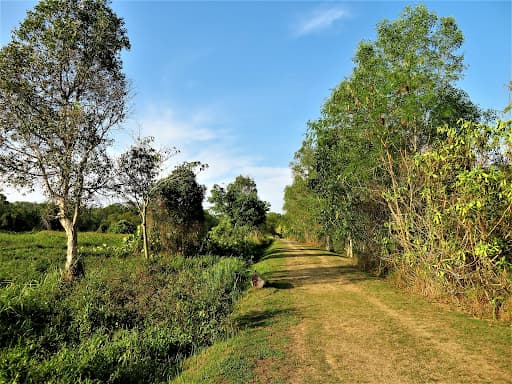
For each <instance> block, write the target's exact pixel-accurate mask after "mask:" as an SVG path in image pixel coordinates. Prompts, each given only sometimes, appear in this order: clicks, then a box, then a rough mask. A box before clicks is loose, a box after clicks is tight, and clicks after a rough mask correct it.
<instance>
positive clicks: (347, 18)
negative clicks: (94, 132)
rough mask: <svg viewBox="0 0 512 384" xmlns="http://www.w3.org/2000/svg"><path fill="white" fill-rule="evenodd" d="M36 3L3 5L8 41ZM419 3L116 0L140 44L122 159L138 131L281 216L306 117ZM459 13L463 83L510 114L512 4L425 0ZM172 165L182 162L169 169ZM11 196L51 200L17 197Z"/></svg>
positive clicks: (119, 145) (0, 21)
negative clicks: (238, 183)
mask: <svg viewBox="0 0 512 384" xmlns="http://www.w3.org/2000/svg"><path fill="white" fill-rule="evenodd" d="M35 3H36V2H34V1H19V0H17V1H6V0H1V1H0V44H1V45H5V44H6V43H8V42H9V40H10V31H11V30H12V29H13V28H14V27H16V26H17V25H18V24H19V22H20V21H21V20H22V19H23V18H24V16H25V13H26V10H27V9H30V8H32V7H33V6H34V4H35ZM414 4H416V3H412V2H399V1H392V2H389V1H386V2H385V1H381V2H363V1H361V2H359V1H351V2H330V3H323V2H172V1H129V0H118V1H116V0H114V1H113V3H112V7H113V8H114V10H115V11H116V13H117V14H118V15H119V16H121V17H123V18H124V19H125V22H126V28H127V30H128V36H129V38H130V41H131V44H132V49H131V50H130V51H129V52H125V53H124V54H123V58H124V68H125V72H126V74H127V76H128V78H129V79H130V80H131V82H132V88H133V97H132V99H131V101H130V103H131V105H132V108H131V110H132V112H131V114H130V119H129V120H128V121H126V123H125V129H124V131H121V132H118V133H116V139H117V141H116V144H115V146H114V148H113V151H114V152H116V153H119V152H122V151H123V150H124V149H125V148H126V147H127V146H128V145H129V144H130V142H131V137H133V136H134V135H135V134H136V132H137V130H138V129H140V130H141V133H142V135H152V136H155V137H156V139H157V142H158V144H159V145H162V146H163V145H166V146H176V147H178V148H179V149H180V150H181V153H180V154H179V155H178V156H176V157H174V158H173V159H172V162H174V164H176V163H178V162H182V161H185V160H199V161H202V162H205V163H208V164H209V165H210V167H209V169H208V170H207V171H205V172H203V173H202V174H201V175H200V177H199V179H200V181H201V182H203V183H204V184H206V185H207V186H211V185H212V184H213V183H228V182H230V181H231V180H233V179H234V177H235V176H236V175H238V174H244V175H249V176H251V177H253V178H254V179H255V180H256V183H257V185H258V190H259V192H260V196H261V197H262V198H263V199H265V200H267V201H270V202H271V204H272V210H274V211H281V206H282V196H283V188H284V186H285V185H286V184H288V183H290V181H291V176H290V171H289V169H288V164H289V162H290V161H291V160H292V158H293V153H294V152H295V151H296V150H297V149H298V148H299V146H300V144H301V141H302V138H303V134H304V132H305V127H306V122H307V121H308V120H310V119H315V118H316V117H318V114H319V110H320V106H321V104H322V102H323V100H324V99H325V98H326V97H327V96H328V95H329V92H330V89H332V88H333V87H335V86H336V84H337V83H339V82H340V81H341V80H342V79H343V78H344V77H345V76H348V75H349V74H350V72H351V69H352V57H353V55H354V52H355V49H356V46H357V44H358V42H359V41H361V40H362V39H374V38H375V25H376V24H377V23H378V22H379V21H381V20H382V19H385V18H387V19H390V20H392V19H395V18H397V17H398V16H399V15H400V13H401V11H402V10H403V8H404V7H405V6H406V5H414ZM424 4H425V5H427V7H428V8H429V9H431V10H433V11H435V12H436V13H437V14H438V15H440V16H454V17H455V19H456V21H457V23H458V25H459V27H460V28H461V29H462V31H463V32H464V36H465V44H464V46H463V48H462V52H463V53H464V55H465V63H466V65H467V66H468V68H467V70H466V74H465V78H464V79H463V80H462V81H461V82H460V84H459V86H460V87H461V88H463V89H464V90H466V91H467V92H468V93H469V95H470V96H471V98H472V99H473V101H475V102H476V103H477V104H479V105H481V106H482V107H485V108H498V109H502V108H503V107H504V106H505V105H506V104H507V103H508V99H509V93H508V90H507V87H506V84H508V82H509V80H510V79H511V78H512V76H511V62H512V60H511V47H512V41H511V34H512V27H511V12H512V10H511V2H509V1H503V2H498V1H487V2H486V1H478V2H477V1H467V2H462V1H454V2H440V1H438V2H425V3H424ZM171 168H172V163H171V164H170V165H169V169H171ZM6 192H7V195H8V199H9V200H10V201H14V200H20V199H23V200H33V199H41V194H40V193H35V194H32V195H27V196H22V195H20V193H19V192H16V191H12V190H8V191H7V190H6Z"/></svg>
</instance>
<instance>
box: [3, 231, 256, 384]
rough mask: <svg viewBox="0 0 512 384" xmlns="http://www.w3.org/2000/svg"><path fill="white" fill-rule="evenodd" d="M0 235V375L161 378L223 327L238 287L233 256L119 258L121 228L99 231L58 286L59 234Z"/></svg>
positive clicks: (18, 378) (21, 378) (241, 272)
mask: <svg viewBox="0 0 512 384" xmlns="http://www.w3.org/2000/svg"><path fill="white" fill-rule="evenodd" d="M0 236H1V241H0V244H1V246H0V248H1V249H0V254H1V255H2V257H3V260H2V263H1V265H2V270H1V273H2V276H3V277H2V279H3V281H4V283H3V286H2V287H1V288H0V345H1V346H2V347H1V348H0V382H14V383H16V382H50V381H51V382H57V383H59V382H60V383H69V382H98V383H99V382H102V383H105V382H110V383H116V382H117V383H121V382H122V383H127V382H142V381H144V382H161V381H163V380H166V379H167V378H170V377H172V376H173V375H174V374H175V373H176V371H177V370H178V368H179V362H180V361H181V359H182V358H183V357H184V356H188V355H190V354H191V353H193V351H195V350H197V349H199V348H201V347H203V346H205V345H208V344H210V343H212V342H213V341H214V340H217V339H218V338H220V337H222V336H223V335H224V334H225V332H227V330H228V329H229V327H228V326H227V323H226V320H225V318H226V316H227V315H228V314H229V313H230V312H231V308H232V305H233V303H234V302H235V301H236V299H237V298H238V296H239V294H240V292H241V291H242V290H243V289H244V287H245V286H246V284H247V279H246V276H247V273H246V272H247V271H246V270H247V266H246V264H245V262H244V261H243V260H241V259H239V258H221V257H217V256H197V257H193V258H184V257H179V256H175V257H172V258H170V257H167V258H163V257H154V258H152V259H151V260H148V261H144V260H142V258H141V257H140V256H128V257H119V256H115V253H114V252H113V251H114V250H115V249H117V247H119V246H122V244H123V235H115V234H99V233H83V234H80V236H82V238H81V239H80V240H81V247H82V248H81V252H83V254H84V260H85V263H86V265H87V273H86V275H85V277H83V278H82V279H80V280H78V281H75V282H74V283H66V282H64V281H63V280H62V279H61V274H60V272H59V271H58V270H57V268H58V266H60V265H61V259H62V258H63V257H64V255H65V248H66V239H65V234H63V233H58V232H40V233H31V234H16V235H14V234H5V233H4V234H0ZM43 266H44V267H43ZM16 272H19V274H18V275H16Z"/></svg>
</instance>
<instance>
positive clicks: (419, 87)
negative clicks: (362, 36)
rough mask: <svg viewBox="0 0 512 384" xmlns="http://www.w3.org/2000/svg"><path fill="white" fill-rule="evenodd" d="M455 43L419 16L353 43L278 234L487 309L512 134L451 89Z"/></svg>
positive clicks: (502, 229) (300, 161)
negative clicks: (347, 68) (350, 65)
mask: <svg viewBox="0 0 512 384" xmlns="http://www.w3.org/2000/svg"><path fill="white" fill-rule="evenodd" d="M462 42H463V36H462V32H461V31H460V30H459V28H458V27H457V25H456V23H455V21H454V19H453V18H451V17H438V16H437V15H435V14H434V13H432V12H430V11H428V9H427V8H426V7H425V6H423V5H420V6H416V7H407V8H406V9H405V11H404V12H403V13H402V15H401V17H400V18H398V19H397V20H394V21H388V20H384V21H382V22H381V23H379V24H378V26H377V39H376V40H375V41H363V42H361V43H360V44H359V46H358V48H357V51H356V54H355V57H354V64H355V66H354V69H353V71H352V74H351V75H350V76H349V77H347V78H345V79H344V80H343V81H341V82H340V84H339V85H338V86H337V87H336V88H335V89H334V90H333V91H332V93H331V95H330V97H329V98H327V100H326V101H325V102H324V104H323V105H322V108H321V115H320V118H319V119H317V120H315V121H310V122H309V123H308V129H307V132H306V138H305V140H304V142H303V144H302V147H301V148H300V149H299V150H298V151H297V152H296V154H295V159H294V162H293V163H292V169H293V173H294V181H293V184H292V185H291V186H288V187H287V188H286V190H285V210H286V214H285V219H286V224H287V225H286V228H287V232H288V234H290V235H292V236H293V237H295V238H298V239H301V240H307V241H312V242H315V243H324V244H325V245H326V247H327V248H332V247H334V248H335V249H336V250H338V251H342V250H345V252H346V254H347V255H348V256H351V255H353V254H356V255H357V256H358V262H359V265H360V267H362V268H363V269H367V270H372V271H374V272H377V273H386V272H390V271H393V272H395V273H396V275H400V276H401V278H402V279H403V281H402V283H403V284H404V285H407V286H411V285H413V286H418V287H422V288H419V289H421V290H422V291H423V292H429V293H430V294H450V295H452V294H453V293H454V292H456V293H457V295H458V296H457V297H464V296H467V297H469V296H473V299H472V300H473V301H476V302H479V303H487V304H485V305H488V306H493V307H495V308H497V306H496V303H502V302H504V301H506V300H507V299H506V298H508V297H510V289H509V288H508V287H509V283H507V282H506V281H507V277H506V276H507V273H508V272H507V273H505V272H504V271H505V270H506V269H507V268H508V267H507V268H505V267H504V266H506V264H507V263H508V257H509V256H508V252H509V248H510V245H509V242H510V231H508V232H507V230H506V228H507V227H506V225H507V224H506V223H508V217H509V215H510V208H509V207H508V205H507V204H508V203H507V200H506V199H505V198H504V196H505V192H504V188H506V187H504V186H503V185H502V183H505V184H504V185H508V184H507V183H509V181H508V177H509V174H510V170H509V168H510V147H509V146H508V144H506V143H507V142H510V138H509V137H510V128H509V125H507V123H498V125H492V124H484V123H485V122H489V121H493V119H495V115H494V113H492V112H483V111H482V110H480V109H479V108H478V107H477V106H475V105H474V104H473V103H472V101H471V100H470V99H469V96H468V95H467V94H466V93H465V92H464V91H463V90H460V89H458V88H457V87H456V81H457V80H459V79H460V78H461V76H462V71H463V69H464V66H463V56H462V54H460V47H461V46H462ZM460 119H463V120H464V121H466V123H463V124H458V123H457V122H458V121H459V120H460ZM438 127H445V128H441V129H438ZM500 127H501V128H500ZM507 140H508V141H507ZM438 151H441V152H438ZM437 172H438V173H437ZM443 172H444V173H443ZM427 174H430V175H431V176H429V177H427V176H426V175H427ZM473 194H476V195H477V196H478V197H472V195H473ZM498 223H499V224H498ZM483 254H485V255H486V256H485V257H483V258H482V256H481V255H483ZM503 257H505V258H503ZM453 259H460V260H459V261H458V262H457V263H458V264H457V268H462V270H459V271H458V272H455V271H454V268H455V264H456V263H455V264H454V262H452V261H449V260H453ZM440 260H444V262H443V263H444V264H446V263H447V264H450V271H449V272H447V271H445V272H441V269H443V268H445V267H442V266H441V265H440V263H439V261H440ZM477 260H479V261H477ZM484 260H485V262H484ZM443 263H441V264H443ZM484 264H485V265H484ZM475 271H478V273H475ZM504 273H505V274H504ZM441 275H442V276H441ZM426 287H428V288H426ZM470 291H471V292H472V293H471V292H470ZM475 292H476V293H475ZM485 305H484V306H485ZM500 305H501V304H500ZM500 305H498V307H499V306H500Z"/></svg>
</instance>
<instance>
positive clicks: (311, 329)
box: [172, 240, 512, 384]
mask: <svg viewBox="0 0 512 384" xmlns="http://www.w3.org/2000/svg"><path fill="white" fill-rule="evenodd" d="M255 269H256V270H257V271H258V272H259V273H260V274H262V275H263V277H264V278H265V279H267V280H268V281H269V282H270V284H269V286H268V287H266V288H264V289H259V290H257V289H251V290H250V291H249V292H248V293H247V294H246V296H245V297H244V298H243V299H242V300H241V301H240V303H239V306H238V307H237V309H236V311H235V314H234V316H233V318H232V324H233V337H231V338H229V339H228V340H225V341H220V342H218V343H216V344H215V345H213V346H212V347H210V348H208V349H206V350H205V351H202V352H201V353H198V354H197V355H196V356H194V357H192V358H191V359H189V360H187V361H186V362H185V363H184V366H183V373H182V374H181V375H180V376H179V377H178V378H176V379H175V380H173V381H172V382H173V383H304V384H306V383H307V384H310V383H333V384H334V383H336V384H337V383H508V384H510V383H512V327H511V326H507V325H506V324H497V323H493V322H489V321H484V320H479V319H473V318H470V317H468V316H467V315H464V314H461V313H458V312H455V311H451V310H449V309H446V308H444V307H442V306H440V305H437V304H431V303H429V302H427V301H426V300H425V299H423V298H422V297H419V296H416V295H411V294H409V293H406V292H403V291H400V290H398V289H395V288H393V287H392V286H390V285H389V284H388V283H387V282H386V281H384V280H382V279H378V278H374V277H372V276H370V275H368V274H365V273H362V272H360V271H358V270H357V269H356V268H355V266H354V261H353V260H352V259H349V258H345V257H340V256H338V255H336V254H333V253H329V252H325V251H322V250H318V249H315V248H311V247H307V246H304V245H301V244H298V243H295V242H292V241H286V240H282V241H276V242H275V243H274V245H273V246H272V248H271V249H270V250H269V251H268V252H267V254H266V256H265V257H264V258H263V259H262V261H260V262H259V263H257V264H256V265H255Z"/></svg>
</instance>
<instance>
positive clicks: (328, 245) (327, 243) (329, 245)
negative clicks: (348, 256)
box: [325, 235, 334, 252]
mask: <svg viewBox="0 0 512 384" xmlns="http://www.w3.org/2000/svg"><path fill="white" fill-rule="evenodd" d="M325 249H326V250H327V251H329V252H333V251H334V248H333V247H332V243H331V236H330V235H327V236H326V237H325Z"/></svg>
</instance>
